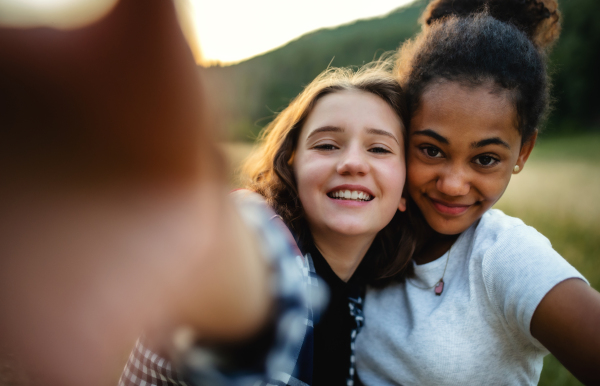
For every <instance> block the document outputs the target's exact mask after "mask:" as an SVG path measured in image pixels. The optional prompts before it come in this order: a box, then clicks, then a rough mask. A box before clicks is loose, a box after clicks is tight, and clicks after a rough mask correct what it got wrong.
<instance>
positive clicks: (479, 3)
mask: <svg viewBox="0 0 600 386" xmlns="http://www.w3.org/2000/svg"><path fill="white" fill-rule="evenodd" d="M478 13H487V14H488V15H490V16H491V17H493V18H495V19H497V20H500V21H502V22H505V23H510V24H513V25H514V26H515V27H517V28H518V29H520V30H521V31H523V32H524V33H525V34H526V35H527V36H528V37H529V39H530V40H531V41H532V42H533V43H534V44H535V45H536V46H537V47H539V48H548V47H550V46H551V45H552V43H554V42H555V41H556V39H557V38H558V35H559V34H560V12H559V11H558V3H557V1H556V0H433V1H432V2H431V3H430V4H429V6H428V7H427V9H426V10H425V12H424V13H423V16H422V20H423V22H424V24H426V25H430V24H431V23H433V22H435V21H436V20H440V19H444V18H446V17H449V16H458V17H461V16H462V17H464V16H469V15H474V14H478Z"/></svg>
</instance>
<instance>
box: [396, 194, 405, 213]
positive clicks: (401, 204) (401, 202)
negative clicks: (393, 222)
mask: <svg viewBox="0 0 600 386" xmlns="http://www.w3.org/2000/svg"><path fill="white" fill-rule="evenodd" d="M398 210H399V211H400V212H404V211H405V210H406V198H404V197H402V198H400V205H398Z"/></svg>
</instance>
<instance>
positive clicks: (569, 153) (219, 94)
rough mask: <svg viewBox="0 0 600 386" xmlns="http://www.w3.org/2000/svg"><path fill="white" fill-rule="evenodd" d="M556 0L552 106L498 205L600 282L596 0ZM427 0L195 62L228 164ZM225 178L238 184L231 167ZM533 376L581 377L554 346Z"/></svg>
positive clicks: (413, 27) (411, 20) (388, 42)
mask: <svg viewBox="0 0 600 386" xmlns="http://www.w3.org/2000/svg"><path fill="white" fill-rule="evenodd" d="M559 3H560V6H561V11H562V15H563V19H562V25H563V30H562V34H561V37H560V39H559V41H558V42H557V43H556V45H555V46H554V48H553V50H552V52H551V54H550V61H549V69H550V73H551V75H552V82H553V90H552V95H553V98H554V103H553V104H554V108H553V111H552V113H551V114H550V116H549V119H548V121H547V122H546V124H545V125H544V126H545V127H544V133H543V134H542V135H541V136H540V137H539V140H538V144H537V145H536V149H535V150H534V152H533V154H532V157H531V159H530V160H529V162H528V163H527V165H526V167H525V170H524V171H523V172H522V173H520V174H519V175H516V176H514V177H513V179H512V181H511V183H510V185H509V186H508V189H507V191H506V193H505V194H504V196H503V197H502V199H501V200H500V201H499V202H498V203H497V204H496V207H497V208H499V209H502V210H503V211H505V212H506V213H507V214H509V215H512V216H515V217H519V218H521V219H522V220H523V221H524V222H525V223H526V224H528V225H531V226H533V227H534V228H536V229H537V230H539V231H540V232H541V233H543V234H544V235H545V236H546V237H548V238H549V239H550V241H551V242H552V245H553V247H554V248H555V249H556V250H557V251H558V252H559V253H560V254H561V255H562V256H564V257H565V258H566V259H567V260H568V261H569V262H570V263H571V264H573V265H574V266H575V267H576V268H577V269H579V270H580V271H581V272H582V273H583V274H584V275H585V276H586V277H587V279H588V280H589V281H590V284H591V285H592V286H593V287H594V288H595V289H597V290H600V265H599V264H598V261H597V259H598V258H597V255H598V252H599V251H600V225H599V224H598V219H599V218H600V205H598V203H597V198H598V197H600V167H599V166H598V165H599V163H600V151H598V149H600V109H599V108H598V106H599V105H600V95H599V93H598V88H599V86H600V73H599V72H598V68H599V67H600V23H598V22H597V21H596V20H595V17H596V16H597V15H598V14H600V1H598V0H562V1H559ZM427 4H428V0H416V1H414V2H413V3H411V4H409V5H407V6H404V7H401V8H399V9H397V10H395V11H393V12H391V13H389V14H388V15H386V16H384V17H381V18H374V19H369V20H360V21H356V22H354V23H351V24H347V25H343V26H340V27H337V28H332V29H322V30H318V31H315V32H312V33H309V34H306V35H304V36H301V37H300V38H298V39H296V40H294V41H292V42H290V43H289V44H287V45H285V46H283V47H280V48H278V49H276V50H273V51H271V52H268V53H266V54H263V55H260V56H257V57H254V58H252V59H249V60H246V61H244V62H241V63H238V64H235V65H230V66H213V67H209V68H207V69H206V70H205V71H203V74H204V75H203V76H204V81H205V85H206V87H207V89H208V95H209V96H210V100H209V102H210V103H211V104H212V107H213V108H214V109H215V110H216V111H218V112H220V114H216V115H217V116H219V117H221V121H220V122H219V125H220V126H222V127H221V129H223V130H227V132H228V133H229V137H228V139H229V140H230V142H229V143H228V144H226V145H224V150H225V153H226V154H227V155H228V158H229V159H230V161H231V163H232V166H233V167H234V168H235V167H237V166H238V165H240V163H241V162H242V160H243V159H244V158H245V156H246V155H247V154H248V153H249V151H250V149H251V142H252V141H253V139H255V138H256V136H257V135H258V133H259V132H260V130H261V129H262V128H263V127H264V126H265V125H266V124H267V123H269V122H270V121H271V119H272V118H273V117H274V115H275V113H276V112H278V111H281V110H282V109H283V108H284V107H285V106H286V105H287V104H288V103H289V102H290V101H291V100H292V99H293V98H294V97H295V96H296V95H297V94H298V93H299V92H300V91H301V90H302V88H303V87H304V86H306V85H307V84H308V83H309V82H310V81H311V80H312V79H313V78H314V77H315V76H317V75H318V74H319V73H320V72H321V71H323V70H324V69H326V68H327V66H328V65H331V66H337V67H340V66H359V65H361V64H363V63H367V62H369V61H371V60H373V59H375V58H377V57H379V56H380V55H381V54H382V53H384V52H386V51H393V50H396V49H397V48H398V47H399V46H400V44H402V42H403V41H404V40H406V39H408V38H410V37H411V36H413V35H414V34H415V33H417V32H418V31H419V30H420V25H419V23H418V18H419V16H420V15H421V13H422V12H423V10H424V8H425V7H426V5H427ZM241 33H243V32H241ZM242 142H248V143H246V144H244V143H242ZM232 181H233V182H232V183H233V184H234V185H236V184H239V180H237V178H236V176H233V177H232ZM539 384H540V385H544V386H559V385H560V386H566V385H581V383H579V382H578V381H577V380H576V379H575V377H573V376H572V375H571V374H570V373H569V372H568V371H567V370H566V369H565V368H564V367H563V366H562V365H561V364H560V363H559V362H558V360H556V358H554V357H553V356H552V355H548V356H547V357H546V359H545V362H544V370H543V372H542V375H541V378H540V383H539Z"/></svg>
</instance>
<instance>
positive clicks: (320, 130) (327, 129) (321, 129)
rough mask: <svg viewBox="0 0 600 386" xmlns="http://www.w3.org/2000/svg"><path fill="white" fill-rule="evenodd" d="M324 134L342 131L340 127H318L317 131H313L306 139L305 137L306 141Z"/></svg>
mask: <svg viewBox="0 0 600 386" xmlns="http://www.w3.org/2000/svg"><path fill="white" fill-rule="evenodd" d="M325 132H334V133H343V132H344V129H342V128H341V127H337V126H323V127H319V128H318V129H314V130H313V131H312V132H311V133H310V134H309V135H308V137H306V139H307V140H308V139H310V137H312V136H313V135H315V134H319V133H325Z"/></svg>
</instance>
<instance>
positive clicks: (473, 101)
mask: <svg viewBox="0 0 600 386" xmlns="http://www.w3.org/2000/svg"><path fill="white" fill-rule="evenodd" d="M516 118H517V117H516V111H515V108H514V105H513V103H512V102H511V100H510V95H509V92H508V91H507V90H497V87H493V85H492V84H484V85H481V86H476V87H470V86H465V85H461V84H460V83H458V82H443V83H439V84H435V85H433V86H430V87H429V88H428V89H427V90H426V91H425V93H424V94H423V96H422V97H421V103H420V105H419V110H418V111H417V112H416V113H415V114H414V115H413V117H412V119H411V130H410V131H411V132H414V131H418V130H424V129H432V130H435V131H437V132H438V133H439V134H441V135H443V136H445V137H450V138H451V137H457V136H460V137H465V136H469V137H471V138H474V137H477V138H486V137H493V136H498V137H504V138H507V139H509V138H510V139H512V138H513V137H515V138H516V137H518V138H519V139H520V137H521V135H520V134H519V132H518V130H517V126H516V122H517V119H516Z"/></svg>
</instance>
